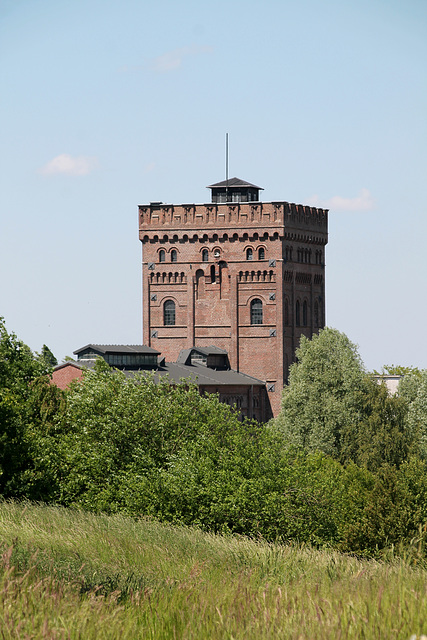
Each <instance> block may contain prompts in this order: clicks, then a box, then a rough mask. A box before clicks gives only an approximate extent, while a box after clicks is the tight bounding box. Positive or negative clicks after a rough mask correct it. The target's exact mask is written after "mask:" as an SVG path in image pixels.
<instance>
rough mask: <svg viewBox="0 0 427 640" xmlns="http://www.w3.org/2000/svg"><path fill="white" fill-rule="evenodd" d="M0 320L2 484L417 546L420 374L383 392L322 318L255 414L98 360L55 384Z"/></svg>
mask: <svg viewBox="0 0 427 640" xmlns="http://www.w3.org/2000/svg"><path fill="white" fill-rule="evenodd" d="M0 328H1V335H0V471H1V475H0V493H1V494H2V495H3V496H4V497H19V498H22V497H27V498H30V499H33V500H40V501H41V500H43V501H49V502H56V503H60V504H63V505H69V506H73V507H78V508H84V509H86V510H90V511H94V512H101V511H104V512H109V513H114V512H123V513H127V514H129V515H131V516H133V517H136V518H138V517H139V516H141V515H146V516H155V517H156V518H158V519H160V520H162V521H165V522H173V523H179V524H186V525H197V526H200V527H202V528H204V529H207V530H211V531H216V532H233V533H239V534H243V535H249V536H254V537H258V536H263V537H264V538H266V539H267V540H270V541H273V540H279V539H280V540H286V541H297V542H304V543H310V544H313V545H317V546H320V545H325V544H326V545H333V546H334V547H337V548H339V549H341V550H344V551H351V552H357V553H360V554H367V555H379V554H380V553H381V550H382V549H384V548H387V546H390V544H393V545H404V544H405V545H408V544H412V543H411V540H415V539H416V540H418V541H421V542H422V543H423V544H424V538H425V536H426V532H425V527H424V524H425V522H426V520H427V481H426V478H427V473H426V471H427V469H426V464H427V444H426V443H427V373H426V372H421V374H420V375H419V374H418V373H416V372H411V373H409V374H408V375H407V376H405V378H404V381H405V380H406V384H403V385H401V388H400V389H399V393H398V395H396V396H389V395H388V393H387V390H386V387H385V385H379V384H377V382H376V381H374V380H373V379H372V377H371V376H368V375H367V374H366V372H365V371H364V368H363V365H362V363H361V361H360V357H359V355H358V353H357V349H356V347H355V346H354V345H353V344H352V343H351V342H350V341H349V340H348V338H347V337H346V336H344V335H343V334H340V333H339V332H338V331H336V330H334V329H326V330H324V331H322V332H320V334H319V335H318V336H315V337H314V338H313V340H311V341H309V340H307V339H302V341H301V347H300V349H299V351H298V362H297V363H296V364H295V365H293V366H292V369H291V375H290V384H289V387H288V388H287V389H286V390H285V392H284V397H283V409H282V412H281V414H280V416H279V418H278V419H277V420H276V421H274V422H272V423H271V424H269V425H259V424H256V423H254V422H250V421H243V422H242V421H241V420H240V419H239V416H238V414H237V413H235V412H234V411H233V410H232V409H231V408H230V407H229V406H227V405H225V404H221V403H220V402H219V399H218V397H217V396H215V395H200V393H199V391H198V389H197V387H196V386H194V385H192V384H188V383H186V382H185V381H183V382H182V383H181V384H177V385H172V384H169V383H168V382H167V381H165V380H162V381H160V382H158V381H155V379H154V377H153V376H152V375H148V374H147V375H145V374H144V375H143V374H139V375H138V374H137V375H135V376H133V377H127V376H126V375H125V374H124V373H123V372H120V371H116V370H112V369H111V368H110V367H109V366H108V365H107V364H106V363H105V362H104V361H103V360H102V359H100V360H98V361H97V363H96V365H95V368H94V369H93V370H87V371H86V372H85V375H84V377H83V379H81V380H76V381H74V382H73V383H72V384H71V386H70V387H69V389H68V390H67V391H66V392H62V391H61V390H59V389H58V388H57V387H55V386H53V385H52V384H50V378H49V372H50V370H51V368H50V363H48V362H47V359H46V358H45V357H39V356H35V355H33V354H32V353H31V350H30V349H29V348H28V347H26V345H24V344H23V343H22V342H21V341H19V340H18V339H17V338H16V336H15V335H14V334H9V333H8V332H7V331H6V328H5V326H4V323H3V322H1V324H0ZM423 527H424V528H423Z"/></svg>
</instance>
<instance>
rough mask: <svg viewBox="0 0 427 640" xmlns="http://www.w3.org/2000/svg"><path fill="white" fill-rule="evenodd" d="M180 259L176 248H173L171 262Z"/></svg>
mask: <svg viewBox="0 0 427 640" xmlns="http://www.w3.org/2000/svg"><path fill="white" fill-rule="evenodd" d="M177 260H178V254H177V252H176V249H172V251H171V262H177Z"/></svg>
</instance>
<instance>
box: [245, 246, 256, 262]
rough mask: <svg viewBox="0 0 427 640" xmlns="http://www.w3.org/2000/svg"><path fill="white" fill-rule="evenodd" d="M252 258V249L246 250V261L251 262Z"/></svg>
mask: <svg viewBox="0 0 427 640" xmlns="http://www.w3.org/2000/svg"><path fill="white" fill-rule="evenodd" d="M253 257H254V252H253V251H252V249H246V260H252V259H253Z"/></svg>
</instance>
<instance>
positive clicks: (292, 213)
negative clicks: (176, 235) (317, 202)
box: [139, 202, 328, 230]
mask: <svg viewBox="0 0 427 640" xmlns="http://www.w3.org/2000/svg"><path fill="white" fill-rule="evenodd" d="M327 223H328V220H327V210H326V209H318V208H316V207H309V206H303V205H296V204H292V203H289V202H255V203H254V202H248V203H237V202H236V203H226V204H215V203H209V204H181V205H172V204H163V203H151V204H149V205H140V206H139V227H140V229H141V230H144V229H154V228H156V229H161V228H165V227H167V228H168V230H169V229H173V228H175V229H200V228H203V229H209V228H216V229H221V228H227V229H229V228H230V227H234V226H235V227H236V228H242V227H253V226H254V225H257V226H258V225H259V226H262V227H283V226H285V225H288V224H289V225H291V226H298V227H301V225H305V226H307V227H308V228H313V229H319V230H320V229H322V230H326V229H327Z"/></svg>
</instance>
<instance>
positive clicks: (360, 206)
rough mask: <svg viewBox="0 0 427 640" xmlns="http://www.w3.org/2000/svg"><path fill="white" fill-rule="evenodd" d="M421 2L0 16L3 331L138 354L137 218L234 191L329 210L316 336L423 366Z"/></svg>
mask: <svg viewBox="0 0 427 640" xmlns="http://www.w3.org/2000/svg"><path fill="white" fill-rule="evenodd" d="M426 63H427V3H426V2H425V1H424V0H369V1H367V0H358V1H356V0H352V1H351V2H349V1H347V0H324V1H320V0H317V1H316V0H290V1H287V0H264V1H263V2H258V1H251V0H246V1H245V2H243V1H241V0H235V1H232V0H230V1H228V2H224V1H223V0H217V2H215V3H207V2H204V1H203V0H198V1H197V2H192V1H189V0H182V1H181V2H178V1H172V0H159V1H157V2H155V3H154V2H146V1H139V2H137V1H136V0H121V1H120V2H118V1H111V0H110V1H108V0H102V1H101V0H73V1H72V2H71V1H65V0H55V1H53V0H0V80H1V87H2V92H1V93H2V97H1V101H0V116H1V120H0V121H1V130H2V131H1V140H2V144H1V150H2V151H1V154H0V156H1V157H0V171H1V178H2V180H1V189H0V222H1V226H0V275H1V277H0V315H3V316H4V317H5V320H6V325H7V327H8V329H9V330H11V331H14V332H15V333H17V334H18V336H19V337H20V338H21V339H22V340H24V341H25V342H26V343H27V344H29V345H30V347H31V348H32V349H34V350H36V351H39V350H40V349H41V347H42V345H43V343H45V344H47V345H48V346H49V347H50V348H51V349H52V351H53V352H54V353H55V355H56V356H57V358H58V359H59V360H62V358H63V357H64V356H65V355H72V352H73V351H74V350H75V349H77V348H79V347H81V346H83V345H85V344H87V343H89V342H98V343H133V344H134V343H140V342H141V340H142V312H141V305H142V296H141V248H140V243H139V240H138V229H137V205H138V204H143V203H148V202H150V201H154V200H161V201H163V202H171V203H181V202H206V201H209V198H210V195H209V194H210V192H209V191H208V190H207V189H206V185H209V184H212V183H213V182H217V181H219V180H222V179H223V178H224V171H225V170H224V140H225V133H226V132H228V133H229V136H230V175H231V176H234V175H235V176H238V177H240V178H242V179H244V180H248V181H250V182H254V183H255V184H258V185H260V186H262V187H264V192H262V194H263V199H264V200H266V201H269V200H286V201H289V202H296V203H302V204H318V205H320V206H325V207H329V208H330V214H329V244H328V247H327V252H326V280H327V296H326V304H327V323H328V325H330V326H333V327H336V328H337V329H339V330H340V331H344V332H345V333H346V334H347V335H348V336H349V338H350V339H351V340H352V341H353V342H355V343H357V344H358V345H359V349H360V354H361V356H362V359H363V361H364V362H365V365H366V367H367V368H368V369H373V368H376V369H379V368H381V366H382V365H384V364H392V363H394V364H403V365H414V366H419V367H423V368H426V367H427V343H426V337H425V330H424V323H423V318H426V317H427V296H426V295H425V289H426V287H425V280H426V277H427V268H426V250H425V237H426V235H427V233H426V232H427V205H426V203H427V187H426V184H427V181H426V165H427V161H426V148H427V125H426V121H427V119H426V114H427V73H426V68H427V65H426Z"/></svg>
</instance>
